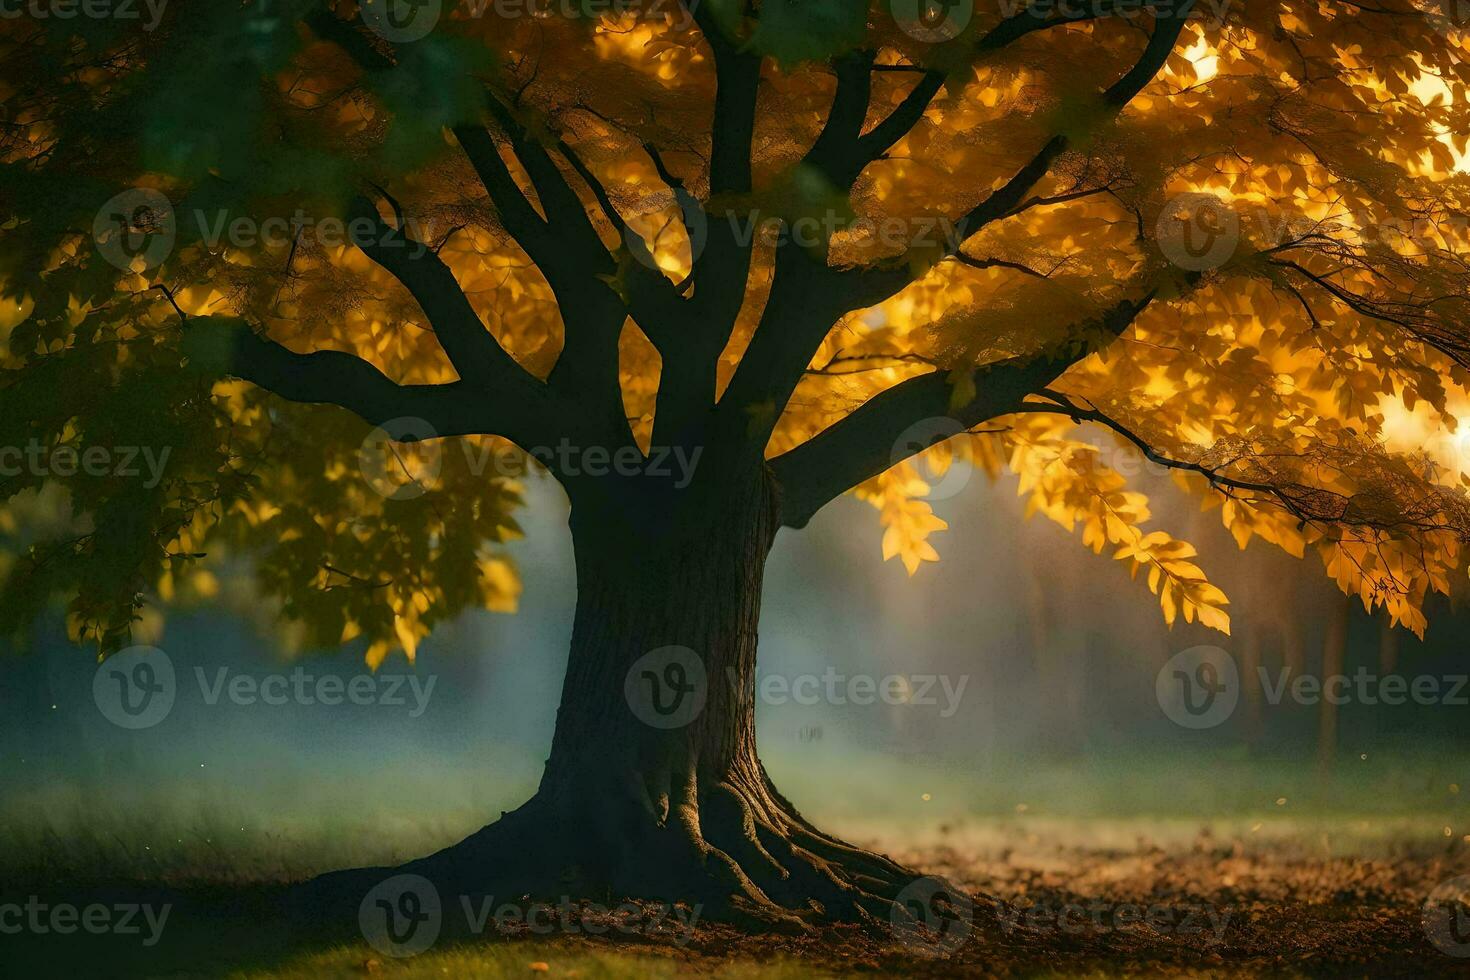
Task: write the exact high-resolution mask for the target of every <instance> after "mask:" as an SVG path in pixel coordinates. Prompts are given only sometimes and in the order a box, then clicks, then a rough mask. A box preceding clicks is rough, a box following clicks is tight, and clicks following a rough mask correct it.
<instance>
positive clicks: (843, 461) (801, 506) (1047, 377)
mask: <svg viewBox="0 0 1470 980" xmlns="http://www.w3.org/2000/svg"><path fill="white" fill-rule="evenodd" d="M1154 295H1155V294H1154V292H1153V291H1150V292H1149V293H1148V294H1147V295H1146V296H1144V297H1143V298H1142V299H1138V300H1125V301H1124V302H1121V303H1119V304H1117V305H1116V306H1114V307H1113V308H1112V309H1110V310H1108V311H1107V312H1106V313H1104V314H1103V315H1102V316H1101V317H1099V318H1098V319H1097V320H1095V321H1090V322H1088V323H1084V324H1079V325H1078V327H1077V328H1076V329H1075V330H1074V331H1073V333H1074V334H1076V335H1081V336H1086V335H1087V334H1088V333H1090V332H1092V331H1098V332H1100V333H1102V334H1103V335H1104V336H1105V337H1108V338H1112V337H1117V336H1118V335H1120V334H1122V333H1123V331H1125V330H1127V329H1128V327H1129V326H1130V325H1131V324H1132V323H1133V321H1134V320H1135V319H1136V318H1137V317H1138V314H1139V313H1141V312H1142V311H1143V309H1144V308H1145V307H1146V306H1148V304H1149V303H1150V302H1152V301H1153V298H1154ZM1093 349H1094V348H1093V347H1091V346H1088V345H1084V346H1083V349H1082V350H1081V351H1080V352H1076V353H1069V354H1064V355H1062V356H1059V357H1046V356H1033V357H1017V358H1012V359H1010V360H1006V361H1000V362H998V363H995V364H986V365H983V366H981V367H979V368H976V369H975V371H974V372H973V373H972V374H971V377H970V381H971V382H972V383H973V384H974V389H975V395H974V397H973V398H971V399H970V400H969V401H967V402H965V403H964V404H962V405H959V406H954V405H952V404H951V402H952V399H953V392H954V386H953V385H952V384H951V382H950V380H949V378H948V376H947V374H946V373H945V372H943V371H933V372H930V373H928V374H921V375H919V376H918V377H914V378H909V379H908V380H907V381H902V382H899V383H898V384H896V385H894V386H893V387H891V388H888V389H886V390H885V391H882V392H880V393H879V394H877V395H875V396H873V397H872V398H871V399H869V400H868V401H867V402H865V403H863V405H861V406H860V407H859V408H858V409H856V410H855V411H854V412H852V413H851V414H850V415H848V416H846V417H845V418H843V419H841V420H840V421H838V422H837V423H835V424H834V425H832V426H831V427H829V428H827V429H826V430H824V431H822V432H821V433H819V434H817V435H816V436H815V437H813V438H812V439H809V440H807V441H806V442H804V443H802V444H801V445H800V446H797V447H796V448H795V449H792V450H790V451H789V452H786V453H783V454H781V455H780V456H777V457H776V458H775V459H773V460H771V464H770V465H771V469H772V471H773V472H774V473H775V476H776V479H777V481H778V482H779V483H780V484H781V490H782V494H781V522H782V523H783V524H785V525H786V526H788V527H804V526H806V523H807V522H808V521H809V520H811V518H812V515H814V514H815V513H816V512H817V511H818V510H820V509H821V508H822V507H824V506H825V505H826V504H827V503H829V502H830V501H832V500H834V499H836V498H837V497H839V496H841V495H842V494H844V493H846V492H847V491H848V490H851V489H852V488H853V487H855V486H857V485H858V484H859V483H862V482H863V481H865V480H869V479H871V478H873V477H875V476H877V475H878V474H880V473H882V472H884V471H885V470H887V469H889V468H890V467H893V466H896V465H897V464H899V463H901V462H903V461H904V460H905V459H907V458H909V457H910V456H913V455H916V454H918V453H920V452H923V451H924V450H926V449H928V448H929V447H930V446H932V445H934V444H936V443H940V442H943V441H944V440H946V439H948V438H950V437H952V436H954V435H957V434H958V433H960V432H962V431H965V430H968V429H971V428H973V427H975V426H977V425H980V424H981V423H983V422H988V421H989V420H991V419H993V418H995V417H997V416H1000V415H1008V414H1010V413H1012V412H1016V411H1020V410H1021V408H1022V405H1023V400H1024V399H1025V398H1026V396H1027V395H1031V394H1035V393H1036V392H1037V391H1039V390H1041V389H1043V388H1045V387H1046V386H1047V385H1049V384H1051V383H1052V382H1053V381H1055V380H1056V379H1057V378H1058V377H1060V376H1061V375H1062V374H1063V373H1064V372H1065V371H1066V370H1067V368H1069V367H1071V366H1072V365H1073V364H1075V363H1076V362H1077V361H1079V360H1081V359H1082V358H1084V357H1086V356H1087V355H1088V354H1090V353H1091V352H1092V350H1093ZM921 423H931V424H925V425H922V426H921V428H922V429H923V431H921V432H917V431H911V430H913V429H914V428H915V426H918V425H920V424H921ZM906 435H912V436H913V437H914V438H912V439H910V438H905V436H906Z"/></svg>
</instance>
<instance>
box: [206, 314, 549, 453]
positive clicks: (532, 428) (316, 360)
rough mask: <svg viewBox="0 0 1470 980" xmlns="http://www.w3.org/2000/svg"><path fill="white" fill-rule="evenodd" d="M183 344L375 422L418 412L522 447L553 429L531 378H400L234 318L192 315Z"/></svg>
mask: <svg viewBox="0 0 1470 980" xmlns="http://www.w3.org/2000/svg"><path fill="white" fill-rule="evenodd" d="M184 351H185V353H186V354H187V355H188V357H189V360H190V363H191V365H192V366H193V367H194V368H195V369H196V370H200V371H203V372H205V373H207V374H214V375H223V376H227V377H233V378H239V379H241V380H242V381H249V382H250V383H251V384H253V385H256V386H258V387H260V388H263V389H265V390H266V391H269V392H271V393H272V394H274V395H277V396H279V397H281V398H284V399H286V400H287V401H293V402H301V403H304V404H311V405H336V406H339V407H341V408H345V409H347V410H348V411H350V412H352V413H354V414H355V415H357V416H359V417H360V418H362V419H363V420H364V421H366V422H368V423H369V424H371V425H383V424H384V423H386V422H389V421H391V420H393V419H398V418H405V417H411V418H418V419H423V420H424V421H425V422H427V423H428V424H429V425H430V426H431V427H432V428H433V429H434V431H435V432H437V433H438V434H439V435H440V436H458V435H472V434H482V435H499V436H504V437H505V438H507V439H510V440H512V441H513V442H515V443H516V444H518V445H520V446H523V447H528V446H535V445H539V444H542V443H544V442H545V441H546V438H547V435H548V434H549V433H550V432H552V431H555V430H554V428H552V427H551V420H550V419H548V418H546V417H545V416H544V414H543V413H544V412H545V408H544V406H543V407H538V406H542V402H543V399H542V398H541V397H540V396H538V395H537V393H536V392H534V391H532V390H530V388H529V385H526V384H521V385H512V386H510V387H507V388H502V389H499V390H497V391H495V392H489V393H487V392H486V391H484V390H482V389H479V388H477V387H476V386H474V385H472V384H469V383H468V382H465V381H456V382H454V383H452V384H443V385H400V384H397V383H396V382H394V381H392V380H391V379H389V378H388V377H387V376H385V375H384V374H383V373H382V372H381V371H379V370H378V369H377V368H375V367H373V366H372V365H371V364H369V363H368V362H367V361H364V360H362V359H361V358H358V357H355V356H353V355H351V354H346V353H342V352H341V351H317V352H314V353H310V354H297V353H295V352H294V351H291V350H288V349H287V348H285V347H283V346H281V345H280V344H278V343H276V342H274V341H272V340H269V339H266V338H264V337H261V336H260V335H258V334H257V333H255V331H254V330H252V329H251V328H250V327H249V326H248V325H247V324H245V323H244V322H242V321H240V320H236V319H233V318H228V317H191V318H190V319H188V320H186V321H185V322H184ZM531 383H532V384H534V382H531Z"/></svg>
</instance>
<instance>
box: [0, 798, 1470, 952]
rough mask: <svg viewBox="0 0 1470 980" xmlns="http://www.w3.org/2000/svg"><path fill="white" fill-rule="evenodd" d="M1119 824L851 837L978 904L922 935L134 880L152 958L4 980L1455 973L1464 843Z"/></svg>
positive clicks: (92, 885)
mask: <svg viewBox="0 0 1470 980" xmlns="http://www.w3.org/2000/svg"><path fill="white" fill-rule="evenodd" d="M1256 829H1259V825H1257V827H1256ZM1133 830H1134V828H1133V827H1132V825H1129V824H1123V825H1117V824H1114V825H1110V826H1106V827H1104V826H1103V825H1096V826H1093V827H1092V829H1091V830H1089V829H1088V825H1086V824H1083V825H1080V826H1077V827H1072V826H1056V827H1051V828H1049V829H1045V830H1042V831H1041V832H1038V831H1037V830H1036V829H1035V828H1034V827H1028V825H1026V824H1023V823H1012V824H1007V825H1005V826H1002V827H1000V828H996V827H994V826H989V827H979V826H970V827H966V826H960V827H943V828H941V829H940V831H939V832H937V833H934V834H931V835H929V836H928V837H926V838H925V839H922V840H915V841H912V842H909V843H907V844H903V843H899V842H896V841H895V840H894V839H892V838H887V839H870V840H866V841H865V843H869V844H873V845H877V846H881V847H883V848H884V849H885V850H887V851H888V852H889V853H890V854H892V855H893V856H894V857H896V858H898V859H900V860H901V861H903V862H904V863H906V864H908V865H909V866H911V867H918V868H922V869H924V870H925V871H926V872H929V873H931V874H934V875H936V876H943V877H944V878H945V879H947V880H948V881H950V882H953V883H954V884H956V885H958V886H959V887H960V888H961V889H963V890H965V891H968V892H969V893H971V896H972V898H971V902H972V905H971V907H969V908H968V909H966V908H964V907H963V901H962V902H961V907H960V908H959V911H958V913H957V914H955V915H954V916H953V917H952V918H951V919H950V920H949V921H940V920H935V921H936V923H937V925H938V928H937V929H928V928H926V927H925V926H924V925H922V924H919V923H917V922H916V921H915V920H914V919H911V918H910V919H905V918H904V917H903V916H901V915H900V916H899V920H898V924H897V925H895V926H891V927H887V928H882V929H877V930H872V929H869V930H864V929H860V928H855V927H845V926H844V927H835V928H824V929H819V930H816V931H814V932H812V933H811V934H808V935H795V936H789V935H752V934H749V933H745V932H741V931H738V930H735V929H732V928H729V927H726V926H722V925H719V924H708V923H700V924H699V925H698V926H697V927H695V928H694V929H693V930H692V932H688V933H682V934H677V935H658V936H651V935H646V934H642V933H633V934H616V933H615V932H614V933H609V934H607V935H604V936H602V937H599V938H592V937H589V936H587V935H586V934H585V932H586V930H583V929H579V928H574V929H570V930H569V929H564V928H563V929H559V930H555V931H553V932H552V933H551V934H548V933H547V932H546V931H541V932H539V933H536V934H532V933H531V932H529V931H527V930H524V929H521V930H517V929H515V928H510V929H508V930H500V931H497V930H496V929H495V928H494V927H493V926H492V927H491V929H490V930H489V931H488V932H486V933H483V934H481V935H480V936H478V937H476V938H474V939H472V940H470V941H468V942H465V941H454V942H449V941H445V940H441V941H440V943H439V944H438V945H437V946H436V947H435V948H434V949H433V950H430V951H427V952H426V953H425V954H424V955H421V956H417V957H413V958H411V959H393V958H391V957H386V956H383V955H381V954H380V953H378V952H375V951H374V950H373V949H371V948H370V947H369V946H368V945H367V944H366V943H364V942H362V941H361V940H360V937H358V936H353V935H347V936H343V937H340V938H333V939H330V940H320V939H317V938H313V937H308V936H304V935H302V934H300V933H299V931H295V930H292V929H291V928H290V926H289V924H286V925H285V927H284V928H285V931H284V932H282V931H281V929H282V924H281V923H279V922H276V923H269V924H268V923H267V922H266V921H265V920H264V919H262V918H261V917H260V910H261V909H263V908H265V907H266V906H267V905H268V904H269V898H270V895H271V893H272V892H273V891H274V890H275V889H278V888H279V885H271V884H268V883H258V882H257V883H253V884H241V883H233V884H232V883H215V884H210V883H208V882H201V881H197V880H196V881H193V882H190V883H188V884H173V885H162V886H136V887H143V888H145V889H146V888H149V887H154V888H157V887H162V888H164V889H166V894H169V895H174V896H182V901H181V903H180V907H179V910H178V914H177V915H176V917H175V923H176V924H175V925H173V926H171V927H170V930H169V931H168V932H167V933H166V934H165V936H164V940H165V941H163V942H160V943H159V944H158V945H156V946H154V947H153V948H151V949H142V948H138V947H137V944H133V945H131V946H127V947H126V948H120V947H119V945H118V939H117V937H100V938H88V937H83V936H69V937H65V938H63V937H59V936H24V935H22V936H19V937H12V936H10V935H3V936H0V976H4V977H11V976H15V977H27V978H29V977H40V978H50V977H53V976H56V977H61V976H91V977H103V978H107V977H135V976H148V977H154V976H158V977H195V976H198V977H206V976H237V977H251V978H267V977H270V978H286V977H291V978H295V977H307V976H362V975H368V974H380V975H382V976H393V977H404V978H409V977H419V976H464V977H478V976H484V977H498V976H534V975H545V976H569V977H570V976H577V977H584V978H585V977H622V976H628V977H646V976H670V977H676V976H686V975H688V976H722V977H723V976H730V977H742V978H772V980H774V978H778V977H779V978H785V977H791V976H846V975H891V976H921V977H931V976H932V977H941V976H943V977H950V976H961V977H971V976H974V977H982V976H997V977H1000V976H1004V977H1011V976H1097V977H1115V976H1116V977H1123V976H1160V977H1180V976H1188V977H1243V976H1321V977H1359V976H1414V977H1425V976H1458V975H1464V976H1470V928H1467V923H1470V916H1467V914H1466V911H1467V906H1466V905H1465V904H1463V903H1460V904H1456V903H1455V902H1454V901H1453V900H1455V899H1459V898H1460V897H1461V896H1460V891H1461V889H1460V888H1459V887H1458V883H1457V882H1456V879H1457V877H1458V876H1459V875H1462V874H1467V873H1470V842H1467V841H1465V840H1464V839H1463V838H1462V837H1459V836H1450V835H1445V836H1444V837H1442V838H1440V839H1438V840H1435V839H1433V838H1431V837H1430V836H1428V835H1420V836H1419V837H1417V838H1416V839H1414V840H1413V841H1408V842H1400V843H1393V842H1390V843H1387V844H1385V843H1383V842H1382V841H1380V842H1379V843H1378V844H1376V845H1374V846H1373V847H1358V845H1357V844H1356V843H1355V842H1353V841H1342V840H1338V841H1334V840H1332V839H1329V837H1328V835H1327V834H1318V835H1315V836H1314V835H1312V834H1304V833H1301V832H1299V831H1298V832H1293V833H1288V834H1279V835H1277V836H1275V837H1269V830H1268V835H1265V836H1258V835H1256V834H1254V833H1253V830H1252V828H1251V827H1249V826H1243V827H1239V828H1236V829H1234V830H1229V831H1220V830H1210V829H1207V828H1199V827H1195V828H1193V829H1188V828H1182V829H1181V828H1175V829H1174V830H1173V831H1171V832H1170V833H1167V834H1153V833H1150V834H1139V833H1132V831H1133ZM1354 851H1358V852H1359V853H1353V852H1354ZM1365 854H1370V855H1371V856H1365ZM11 857H12V858H14V857H15V856H14V855H12V856H11ZM41 871H42V869H39V868H33V869H32V872H35V873H40V872H41ZM44 873H45V875H46V876H47V877H48V878H49V883H43V882H41V881H40V879H39V878H37V877H33V875H32V874H24V875H20V876H16V875H13V874H8V875H7V878H8V880H7V881H5V882H4V883H3V885H0V903H3V902H5V901H12V900H14V899H11V898H8V897H7V896H8V895H10V894H18V893H19V892H25V891H27V890H28V889H29V890H31V891H35V890H37V889H41V890H42V894H47V893H54V894H63V895H66V896H69V897H70V900H72V901H74V902H77V903H81V902H83V901H86V900H89V899H95V898H96V897H97V896H103V897H106V896H112V897H117V896H127V895H129V894H132V893H133V892H134V891H135V886H134V885H130V884H129V883H125V882H115V881H114V882H110V883H101V882H97V881H92V882H89V883H85V884H83V883H81V882H73V883H67V882H65V881H64V872H63V871H62V869H58V868H56V867H54V866H53V867H52V868H50V869H49V871H45V872H44ZM1447 883H1448V884H1447ZM1465 884H1466V886H1467V888H1470V879H1467V880H1466V882H1465ZM17 887H18V892H17V891H16V889H17ZM58 889H59V892H58V891H57V890H58ZM159 894H165V892H160V893H159ZM922 897H923V896H922V895H921V896H920V898H922ZM914 907H915V908H921V906H914ZM202 909H204V910H208V911H207V912H204V913H203V914H202V915H201V914H199V913H200V910H202ZM543 967H544V969H543ZM74 969H80V970H82V971H83V972H80V973H78V972H73V970H74Z"/></svg>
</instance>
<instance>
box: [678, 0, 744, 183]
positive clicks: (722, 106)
mask: <svg viewBox="0 0 1470 980" xmlns="http://www.w3.org/2000/svg"><path fill="white" fill-rule="evenodd" d="M741 6H743V4H742V5H741ZM686 7H687V8H690V9H691V11H692V13H693V15H694V21H695V23H696V24H698V25H699V30H700V31H701V32H702V33H703V34H704V39H705V42H706V43H708V44H709V46H710V50H711V51H712V52H713V53H714V58H715V84H716V89H715V116H714V123H713V125H712V126H711V128H710V132H711V135H712V140H713V142H712V145H711V148H710V164H709V184H710V194H711V195H715V194H744V193H747V192H749V191H750V188H751V179H750V169H751V160H750V151H751V144H752V142H753V141H754V139H755V103H756V91H757V89H758V88H759V86H760V77H761V59H760V56H759V55H755V54H751V53H749V52H747V51H744V50H742V49H741V48H740V47H737V46H736V44H735V43H734V42H733V41H732V40H731V39H730V38H728V37H726V36H725V32H724V30H723V29H722V28H721V27H720V24H719V21H718V18H717V16H716V14H715V12H714V9H713V8H714V4H710V3H699V2H697V0H686Z"/></svg>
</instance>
